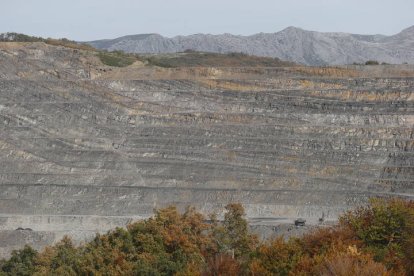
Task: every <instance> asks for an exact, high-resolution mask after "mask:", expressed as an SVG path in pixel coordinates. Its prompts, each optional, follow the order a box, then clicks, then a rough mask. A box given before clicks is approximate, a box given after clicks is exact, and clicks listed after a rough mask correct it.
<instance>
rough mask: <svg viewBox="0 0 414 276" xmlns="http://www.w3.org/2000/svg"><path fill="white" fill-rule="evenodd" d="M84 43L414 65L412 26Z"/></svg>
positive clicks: (142, 49)
mask: <svg viewBox="0 0 414 276" xmlns="http://www.w3.org/2000/svg"><path fill="white" fill-rule="evenodd" d="M89 44H91V45H92V46H94V47H96V48H100V49H107V50H123V51H125V52H132V53H175V52H182V51H184V50H186V49H192V50H195V51H203V52H216V53H229V52H242V53H246V54H250V55H256V56H265V57H276V58H279V59H281V60H286V61H291V62H295V63H302V64H306V65H341V64H352V63H354V62H357V63H365V62H366V61H367V60H377V61H378V62H386V63H390V64H401V63H405V62H408V63H411V64H414V26H412V27H409V28H407V29H405V30H403V31H402V32H400V33H399V34H397V35H394V36H383V35H359V34H349V33H340V32H330V33H325V32H316V31H308V30H304V29H301V28H298V27H294V26H290V27H287V28H285V29H283V30H282V31H280V32H276V33H259V34H255V35H250V36H239V35H232V34H220V35H211V34H194V35H188V36H176V37H172V38H168V37H163V36H161V35H159V34H145V35H135V36H126V37H121V38H117V39H114V40H105V41H92V42H89Z"/></svg>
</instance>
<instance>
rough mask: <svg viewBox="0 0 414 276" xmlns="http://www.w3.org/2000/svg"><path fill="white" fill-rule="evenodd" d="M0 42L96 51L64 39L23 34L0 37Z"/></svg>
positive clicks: (7, 34) (9, 34) (2, 35)
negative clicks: (38, 43)
mask: <svg viewBox="0 0 414 276" xmlns="http://www.w3.org/2000/svg"><path fill="white" fill-rule="evenodd" d="M0 42H44V43H46V44H50V45H54V46H62V47H67V48H72V49H79V50H88V51H96V49H95V48H93V47H92V46H90V45H87V44H83V43H78V42H76V41H73V40H69V39H66V38H61V39H54V38H42V37H36V36H29V35H25V34H19V33H6V34H1V35H0Z"/></svg>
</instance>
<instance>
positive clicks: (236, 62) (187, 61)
mask: <svg viewBox="0 0 414 276" xmlns="http://www.w3.org/2000/svg"><path fill="white" fill-rule="evenodd" d="M147 60H148V62H149V63H150V64H152V65H156V66H160V67H167V68H174V67H197V66H208V67H281V66H283V67H284V66H293V65H294V63H292V62H287V61H282V60H280V59H278V58H269V57H258V56H250V55H247V54H243V53H228V54H218V53H205V52H195V51H186V52H184V53H178V54H170V55H166V54H161V55H153V56H149V57H147Z"/></svg>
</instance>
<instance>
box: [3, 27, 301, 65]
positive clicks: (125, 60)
mask: <svg viewBox="0 0 414 276" xmlns="http://www.w3.org/2000/svg"><path fill="white" fill-rule="evenodd" d="M0 42H44V43H47V44H50V45H54V46H63V47H68V48H72V49H79V50H88V51H93V52H96V54H97V56H98V58H99V59H100V60H101V62H102V63H103V64H105V65H108V66H115V67H125V66H129V65H131V64H133V63H134V62H135V61H138V60H139V61H142V62H144V63H146V64H148V65H153V66H159V67H165V68H176V67H202V66H206V67H285V66H294V65H295V64H294V63H292V62H287V61H282V60H280V59H278V58H269V57H257V56H250V55H247V54H243V53H228V54H218V53H204V52H196V51H192V50H187V51H185V52H183V53H176V54H154V55H137V54H130V53H125V52H123V51H111V52H108V51H103V50H98V49H95V48H94V47H92V46H90V45H87V44H84V43H78V42H76V41H72V40H68V39H66V38H62V39H52V38H42V37H36V36H29V35H25V34H19V33H6V34H0Z"/></svg>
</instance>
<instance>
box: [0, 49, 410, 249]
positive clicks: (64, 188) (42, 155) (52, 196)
mask: <svg viewBox="0 0 414 276" xmlns="http://www.w3.org/2000/svg"><path fill="white" fill-rule="evenodd" d="M413 88H414V68H413V67H412V66H409V65H406V66H372V67H358V66H349V67H337V68H308V67H289V68H282V67H281V68H180V69H162V68H156V67H148V66H143V65H142V64H138V63H136V64H133V65H131V66H129V67H126V68H112V67H107V66H104V65H102V64H101V63H100V62H99V60H98V59H97V58H96V56H95V55H94V53H92V52H86V51H79V50H76V49H68V48H63V47H55V46H50V45H46V44H43V43H3V44H1V43H0V162H1V166H0V186H1V189H0V254H7V253H8V252H10V250H11V249H13V248H17V247H20V246H22V244H23V243H30V244H32V245H34V246H35V247H41V246H44V245H45V244H48V243H51V242H53V241H56V240H57V239H59V238H61V237H62V236H63V235H64V234H69V235H71V236H72V237H74V239H75V240H76V241H81V240H83V239H87V238H90V237H91V236H92V235H94V233H95V232H98V231H106V230H108V229H111V228H113V227H115V226H118V225H125V224H127V223H128V222H130V221H131V220H134V219H138V218H142V217H148V216H150V215H151V214H152V211H153V208H157V207H163V206H166V205H171V204H174V205H178V206H179V207H181V208H184V207H185V206H188V205H194V206H196V207H197V208H199V209H200V210H202V211H203V212H205V213H209V212H213V211H216V212H219V213H220V212H221V211H222V207H223V206H224V205H226V204H227V203H229V202H241V203H243V204H244V206H245V207H246V210H247V214H248V217H249V220H250V221H252V222H256V223H257V222H260V221H272V220H273V221H283V220H285V221H293V219H295V218H297V217H304V218H306V219H308V221H309V222H311V223H312V222H316V221H317V220H318V218H319V217H321V216H322V214H324V215H325V218H326V219H328V220H329V219H331V220H334V219H336V217H337V215H338V214H339V213H340V212H343V211H344V210H348V209H349V208H353V207H355V206H357V205H360V204H364V203H366V202H367V200H368V199H369V198H370V197H375V196H385V197H388V196H402V197H407V198H411V197H412V196H413V195H414V181H413V179H414V178H413V176H414V151H413V147H414V138H413V126H414V94H413Z"/></svg>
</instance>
